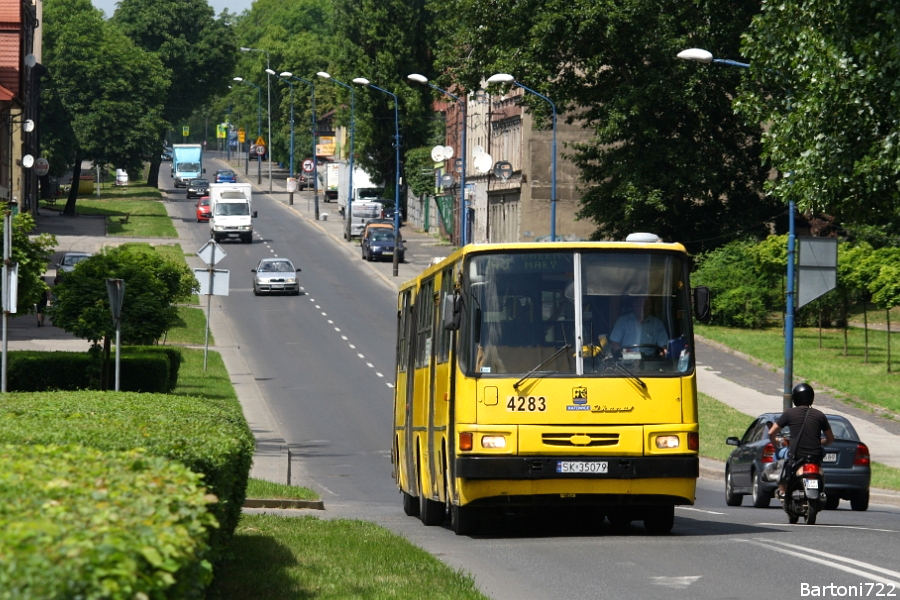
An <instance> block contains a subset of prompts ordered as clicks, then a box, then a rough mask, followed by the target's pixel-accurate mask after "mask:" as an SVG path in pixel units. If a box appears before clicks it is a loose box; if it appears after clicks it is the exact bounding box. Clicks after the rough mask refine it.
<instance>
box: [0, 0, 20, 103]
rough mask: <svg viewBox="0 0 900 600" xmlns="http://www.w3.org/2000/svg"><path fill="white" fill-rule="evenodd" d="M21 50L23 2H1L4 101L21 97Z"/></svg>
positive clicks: (0, 75) (0, 64) (0, 62)
mask: <svg viewBox="0 0 900 600" xmlns="http://www.w3.org/2000/svg"><path fill="white" fill-rule="evenodd" d="M21 48H22V0H0V87H2V88H5V89H4V90H3V91H2V92H0V95H2V98H0V99H2V100H11V99H12V98H13V97H15V96H17V95H19V91H20V90H19V82H20V76H19V70H20V69H21V65H22V56H21ZM7 95H9V97H8V98H7V97H6V96H7Z"/></svg>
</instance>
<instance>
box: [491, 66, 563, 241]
mask: <svg viewBox="0 0 900 600" xmlns="http://www.w3.org/2000/svg"><path fill="white" fill-rule="evenodd" d="M487 82H488V83H512V84H513V85H517V86H519V87H520V88H522V89H523V90H525V91H526V92H531V93H532V94H534V95H535V96H537V97H538V98H541V99H543V100H545V101H546V102H547V103H548V104H550V112H551V113H552V123H553V144H552V146H551V148H550V154H551V157H550V241H551V242H555V241H556V200H557V198H556V105H555V104H553V101H552V100H550V98H548V97H547V96H544V95H543V94H540V93H538V92H536V91H534V90H533V89H531V88H529V87H525V86H524V85H522V84H521V83H519V82H518V81H516V78H515V77H513V76H512V75H509V74H507V73H497V74H495V75H491V76H490V77H488V80H487Z"/></svg>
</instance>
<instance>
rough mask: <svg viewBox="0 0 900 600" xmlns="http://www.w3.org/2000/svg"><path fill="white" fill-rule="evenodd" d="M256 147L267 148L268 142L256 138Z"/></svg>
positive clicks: (260, 137)
mask: <svg viewBox="0 0 900 600" xmlns="http://www.w3.org/2000/svg"><path fill="white" fill-rule="evenodd" d="M256 145H257V146H265V145H266V140H264V139H262V136H259V137H258V138H256ZM260 154H262V152H260Z"/></svg>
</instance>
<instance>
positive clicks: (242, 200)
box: [209, 183, 256, 244]
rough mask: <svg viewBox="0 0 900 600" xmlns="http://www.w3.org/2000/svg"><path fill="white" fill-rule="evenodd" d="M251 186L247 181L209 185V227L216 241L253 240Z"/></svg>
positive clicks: (253, 215) (247, 241) (253, 213)
mask: <svg viewBox="0 0 900 600" xmlns="http://www.w3.org/2000/svg"><path fill="white" fill-rule="evenodd" d="M251 192H252V187H251V185H250V184H249V183H213V184H210V186H209V227H210V231H211V232H212V238H213V240H215V241H216V242H219V241H221V240H226V239H232V240H234V239H239V240H240V241H242V242H246V243H248V244H249V243H252V242H253V219H254V218H256V213H255V212H254V211H253V197H252V195H251Z"/></svg>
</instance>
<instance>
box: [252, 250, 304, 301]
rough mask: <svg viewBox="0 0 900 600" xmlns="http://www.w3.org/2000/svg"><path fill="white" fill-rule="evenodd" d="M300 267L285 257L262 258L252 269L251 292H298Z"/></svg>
mask: <svg viewBox="0 0 900 600" xmlns="http://www.w3.org/2000/svg"><path fill="white" fill-rule="evenodd" d="M299 272H300V269H298V268H295V267H294V263H292V262H291V261H289V260H288V259H286V258H264V259H262V260H261V261H259V264H258V265H257V266H256V268H255V269H253V294H254V295H256V296H259V295H260V294H275V293H278V294H291V295H293V296H298V295H299V294H300V283H299V282H298V280H297V273H299Z"/></svg>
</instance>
